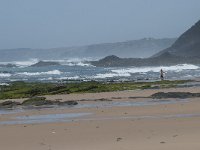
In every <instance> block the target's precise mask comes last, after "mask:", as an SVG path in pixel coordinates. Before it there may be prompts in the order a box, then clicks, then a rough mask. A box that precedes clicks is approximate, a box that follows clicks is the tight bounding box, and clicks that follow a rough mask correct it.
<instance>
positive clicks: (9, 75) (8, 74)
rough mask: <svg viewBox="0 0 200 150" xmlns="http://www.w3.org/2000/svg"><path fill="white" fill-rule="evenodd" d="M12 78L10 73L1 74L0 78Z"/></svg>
mask: <svg viewBox="0 0 200 150" xmlns="http://www.w3.org/2000/svg"><path fill="white" fill-rule="evenodd" d="M8 77H11V74H10V73H0V78H8Z"/></svg>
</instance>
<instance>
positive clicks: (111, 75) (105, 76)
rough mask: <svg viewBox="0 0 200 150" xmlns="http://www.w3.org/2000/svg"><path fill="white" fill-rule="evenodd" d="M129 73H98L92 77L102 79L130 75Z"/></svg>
mask: <svg viewBox="0 0 200 150" xmlns="http://www.w3.org/2000/svg"><path fill="white" fill-rule="evenodd" d="M130 76H131V74H130V73H127V72H119V73H104V74H103V73H99V74H97V75H96V76H93V78H96V79H104V78H112V77H130Z"/></svg>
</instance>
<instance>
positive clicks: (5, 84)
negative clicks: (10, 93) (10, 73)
mask: <svg viewBox="0 0 200 150" xmlns="http://www.w3.org/2000/svg"><path fill="white" fill-rule="evenodd" d="M0 85H1V86H9V84H8V83H0Z"/></svg>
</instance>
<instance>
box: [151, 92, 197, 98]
mask: <svg viewBox="0 0 200 150" xmlns="http://www.w3.org/2000/svg"><path fill="white" fill-rule="evenodd" d="M151 97H152V98H154V99H162V98H181V99H184V98H195V97H200V93H190V92H168V93H164V92H158V93H155V94H153V95H151Z"/></svg>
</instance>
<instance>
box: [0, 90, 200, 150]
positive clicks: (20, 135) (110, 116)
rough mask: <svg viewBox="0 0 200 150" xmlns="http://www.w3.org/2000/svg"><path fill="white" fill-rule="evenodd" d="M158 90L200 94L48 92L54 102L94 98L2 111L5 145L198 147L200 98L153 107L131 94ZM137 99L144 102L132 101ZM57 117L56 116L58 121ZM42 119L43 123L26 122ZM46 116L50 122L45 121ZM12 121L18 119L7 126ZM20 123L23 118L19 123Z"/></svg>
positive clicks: (69, 149) (62, 149)
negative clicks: (58, 105)
mask: <svg viewBox="0 0 200 150" xmlns="http://www.w3.org/2000/svg"><path fill="white" fill-rule="evenodd" d="M158 91H164V92H168V91H181V92H199V91H200V88H199V87H192V88H176V89H160V90H138V91H123V92H110V93H96V94H72V95H56V96H47V98H48V99H52V100H55V99H62V100H83V99H85V100H89V101H79V103H80V105H79V106H82V105H83V106H84V107H78V106H76V107H73V108H67V107H63V108H50V109H38V110H26V111H24V110H18V111H17V112H13V113H11V114H3V113H2V114H1V115H0V116H1V117H0V123H1V124H0V133H1V134H0V145H1V149H2V150H27V149H28V150H133V149H136V150H156V149H159V150H160V149H162V150H169V149H170V150H179V149H180V150H188V149H191V148H192V149H193V150H199V149H200V142H199V139H200V98H194V99H186V100H179V99H170V100H167V103H162V101H166V100H165V99H164V100H157V101H158V103H156V104H154V105H151V101H152V100H151V99H149V98H136V99H135V98H131V97H148V96H150V95H151V94H153V93H155V92H158ZM101 98H106V99H112V101H107V102H106V101H105V102H99V101H92V100H94V99H101ZM17 101H21V100H17ZM154 101H155V100H153V101H152V102H154ZM169 101H176V102H169ZM116 102H120V104H121V105H114V104H115V103H116ZM123 102H126V103H127V102H130V103H131V104H132V105H123V104H124V103H123ZM138 102H143V103H142V105H133V104H135V103H138ZM149 103H150V104H149ZM91 104H92V105H91ZM94 104H95V105H94ZM102 104H103V105H102ZM144 104H145V105H144ZM66 114H67V115H66ZM77 114H82V115H81V116H78V115H77ZM69 115H70V117H69ZM52 116H54V117H55V116H57V117H56V118H57V120H54V117H53V118H52ZM16 117H17V118H16ZM37 117H38V118H40V119H41V120H43V122H42V121H40V122H23V121H24V120H28V119H29V120H30V119H32V120H34V119H37ZM46 118H48V119H50V120H51V122H48V121H45V119H46ZM23 119H24V120H23ZM11 121H14V123H11V124H8V122H11ZM15 121H22V122H18V123H17V124H16V122H15Z"/></svg>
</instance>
